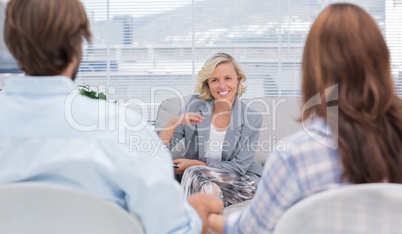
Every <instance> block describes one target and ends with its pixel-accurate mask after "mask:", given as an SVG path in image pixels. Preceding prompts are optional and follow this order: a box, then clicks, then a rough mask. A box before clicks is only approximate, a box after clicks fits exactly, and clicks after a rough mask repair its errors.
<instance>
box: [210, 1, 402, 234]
mask: <svg viewBox="0 0 402 234" xmlns="http://www.w3.org/2000/svg"><path fill="white" fill-rule="evenodd" d="M302 70H303V85H302V93H303V103H304V108H303V112H302V115H301V120H302V121H304V120H306V119H309V118H310V119H312V122H311V124H310V126H309V127H308V128H307V129H304V130H302V131H300V132H298V133H296V134H294V135H292V136H290V137H288V138H286V139H285V141H286V143H287V150H286V152H274V153H272V154H271V155H270V156H269V157H268V159H267V161H266V163H265V169H264V172H263V175H262V177H261V182H260V184H259V185H258V189H257V192H256V194H255V196H254V199H253V200H252V202H251V204H250V206H248V207H247V208H246V209H245V210H243V211H242V212H241V213H237V214H234V215H231V216H229V217H228V218H227V220H226V219H225V218H224V217H222V216H218V215H210V216H209V225H210V226H211V227H212V228H213V229H214V230H215V231H216V232H223V228H224V230H225V233H271V232H272V231H273V230H274V228H275V225H276V223H277V221H278V219H279V218H280V217H281V215H282V214H283V213H284V212H285V211H286V210H287V209H288V208H289V207H290V206H292V205H293V204H295V203H296V202H297V201H299V200H301V199H304V198H306V197H307V196H310V195H312V194H314V193H317V192H320V191H323V190H328V189H333V188H337V187H340V186H344V185H348V184H361V183H381V182H390V183H402V104H401V100H400V99H399V98H398V96H397V95H396V93H395V90H394V85H393V81H392V77H391V68H390V55H389V51H388V48H387V45H386V43H385V40H384V38H383V36H382V34H381V31H380V29H379V28H378V26H377V24H376V22H375V21H374V19H373V18H372V17H371V16H370V15H369V14H368V13H367V12H366V11H364V10H363V9H361V8H360V7H357V6H355V5H352V4H333V5H330V6H329V7H328V8H326V9H325V10H324V11H323V12H322V13H321V14H320V15H319V16H318V18H317V19H316V21H315V22H314V23H313V25H312V27H311V30H310V32H309V34H308V38H307V40H306V45H305V48H304V55H303V66H302ZM313 133H315V134H313ZM312 136H313V137H312Z"/></svg>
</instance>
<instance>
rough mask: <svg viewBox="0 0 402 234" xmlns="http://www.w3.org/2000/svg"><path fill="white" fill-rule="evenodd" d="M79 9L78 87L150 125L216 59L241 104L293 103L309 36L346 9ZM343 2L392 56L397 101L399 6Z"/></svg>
mask: <svg viewBox="0 0 402 234" xmlns="http://www.w3.org/2000/svg"><path fill="white" fill-rule="evenodd" d="M82 2H83V4H84V6H85V9H86V12H87V15H88V18H89V20H90V23H91V30H92V32H93V40H92V42H90V43H85V44H84V49H83V55H82V63H81V65H80V68H79V73H78V78H77V82H78V83H79V84H88V85H90V86H91V88H93V89H96V90H99V91H102V92H105V93H106V95H107V96H108V98H109V99H112V100H118V102H119V103H123V104H127V105H128V104H129V103H130V102H132V103H137V104H132V105H130V107H131V108H133V109H138V110H140V109H141V107H144V106H145V107H146V111H148V118H149V119H150V120H153V119H154V117H155V112H156V110H157V106H158V105H159V103H160V102H161V101H162V100H164V99H165V98H168V97H172V96H177V95H190V94H193V93H194V87H195V84H196V83H197V80H196V78H197V73H198V71H199V70H200V68H201V67H202V65H203V64H204V62H205V61H206V60H207V59H208V58H209V57H210V56H212V55H213V54H214V53H217V52H225V53H228V54H231V55H232V56H233V57H234V58H235V59H236V60H237V61H238V62H239V63H240V64H241V65H242V67H243V68H244V70H245V73H246V75H247V82H246V83H245V84H246V85H247V86H248V88H247V91H246V93H245V94H244V96H243V97H244V98H252V97H260V96H298V95H300V85H301V72H300V67H301V59H302V53H303V47H304V42H305V39H306V37H307V33H308V31H309V28H310V27H311V24H312V23H313V21H314V20H315V18H316V17H317V15H318V14H319V13H320V12H321V11H322V10H323V9H324V8H325V7H326V6H328V5H329V4H331V3H335V2H345V1H329V0H305V1H299V0H220V1H215V0H142V1H140V0H82ZM346 2H350V3H354V4H357V5H359V6H361V7H363V8H364V9H366V10H367V11H368V12H369V13H370V14H371V15H372V16H373V17H374V19H375V20H376V21H377V23H378V25H379V26H380V28H381V30H382V32H383V34H384V36H385V38H386V41H387V43H388V46H389V49H390V52H391V62H392V74H393V76H394V78H395V84H396V88H397V92H398V94H399V95H402V28H401V27H400V24H401V23H402V6H401V5H402V1H401V0H354V1H346ZM0 4H2V3H1V2H0ZM3 8H4V5H3ZM3 8H2V6H0V10H1V12H0V13H1V14H3V15H0V20H2V18H4V9H3ZM3 21H4V20H3ZM3 23H4V22H2V24H3ZM1 33H2V31H1ZM1 38H2V35H1ZM0 56H1V57H0V60H1V59H3V58H5V57H6V56H9V55H7V52H6V49H5V46H4V45H3V44H1V43H0ZM1 61H4V60H1ZM14 63H15V62H14ZM4 65H5V64H4V63H3V62H2V64H1V66H3V67H4ZM3 73H4V72H3ZM1 75H2V76H4V74H1ZM0 77H1V76H0ZM0 84H1V82H0ZM141 110H143V109H141Z"/></svg>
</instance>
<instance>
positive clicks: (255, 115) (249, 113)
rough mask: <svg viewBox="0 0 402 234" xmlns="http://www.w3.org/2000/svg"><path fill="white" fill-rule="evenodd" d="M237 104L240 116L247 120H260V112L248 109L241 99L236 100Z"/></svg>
mask: <svg viewBox="0 0 402 234" xmlns="http://www.w3.org/2000/svg"><path fill="white" fill-rule="evenodd" d="M238 101H239V102H238V103H239V106H240V108H238V110H239V111H241V112H242V113H243V114H242V116H244V117H247V119H249V120H250V119H261V120H262V114H261V112H259V111H257V110H255V109H253V108H252V107H250V105H249V104H248V103H246V102H244V101H243V100H241V99H238Z"/></svg>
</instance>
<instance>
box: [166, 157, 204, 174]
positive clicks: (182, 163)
mask: <svg viewBox="0 0 402 234" xmlns="http://www.w3.org/2000/svg"><path fill="white" fill-rule="evenodd" d="M173 163H176V164H177V166H178V167H179V168H175V169H174V173H175V174H176V175H182V174H183V173H184V171H185V170H186V169H187V167H189V166H195V165H199V166H206V165H207V163H206V162H203V161H199V160H194V159H186V158H179V159H175V160H173Z"/></svg>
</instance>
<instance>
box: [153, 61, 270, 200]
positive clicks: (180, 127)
mask: <svg viewBox="0 0 402 234" xmlns="http://www.w3.org/2000/svg"><path fill="white" fill-rule="evenodd" d="M245 80H246V76H245V75H244V72H243V71H242V69H241V68H240V66H239V64H238V63H237V62H236V61H235V60H234V59H233V57H232V56H230V55H228V54H224V53H217V54H215V55H214V56H212V57H211V58H210V59H208V60H207V61H206V63H205V65H204V66H203V67H202V69H201V71H200V72H199V73H198V82H199V83H198V85H197V87H196V89H195V90H196V91H197V92H198V93H199V95H194V96H193V97H192V98H191V99H190V100H189V102H188V104H187V106H186V107H185V109H184V110H183V111H181V112H180V114H179V115H177V116H176V117H174V118H172V119H171V120H170V121H169V122H168V124H167V126H166V127H165V128H164V129H163V130H162V131H161V132H160V133H159V136H160V137H161V139H162V140H163V142H164V143H165V144H167V145H168V146H169V148H172V147H173V146H174V145H175V144H176V143H177V142H178V141H179V140H180V139H182V138H184V139H185V145H186V147H187V149H186V154H185V158H180V159H176V160H174V161H173V162H174V163H175V164H177V166H178V168H175V169H174V170H175V174H176V175H177V178H178V179H179V180H181V184H182V187H183V189H184V191H185V194H186V195H187V196H190V195H191V194H193V193H196V192H203V193H209V194H213V195H215V196H216V197H217V198H218V199H220V200H222V201H223V203H224V205H225V206H229V205H232V204H235V203H238V202H241V201H244V200H249V199H251V198H252V197H253V195H254V192H255V190H256V188H257V184H258V180H259V178H260V175H261V171H262V167H261V165H260V164H258V163H255V162H252V160H253V157H254V152H253V151H252V150H251V149H250V148H249V147H245V146H246V145H248V144H253V142H254V141H257V140H258V136H259V131H258V128H259V127H260V126H261V122H262V116H261V114H259V113H257V112H256V111H254V110H252V109H250V108H247V107H246V104H245V103H243V102H242V101H241V100H240V99H239V97H240V96H241V95H242V94H243V93H244V91H245V90H246V87H245V86H243V85H242V83H243V82H244V81H245ZM246 112H247V113H246Z"/></svg>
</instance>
